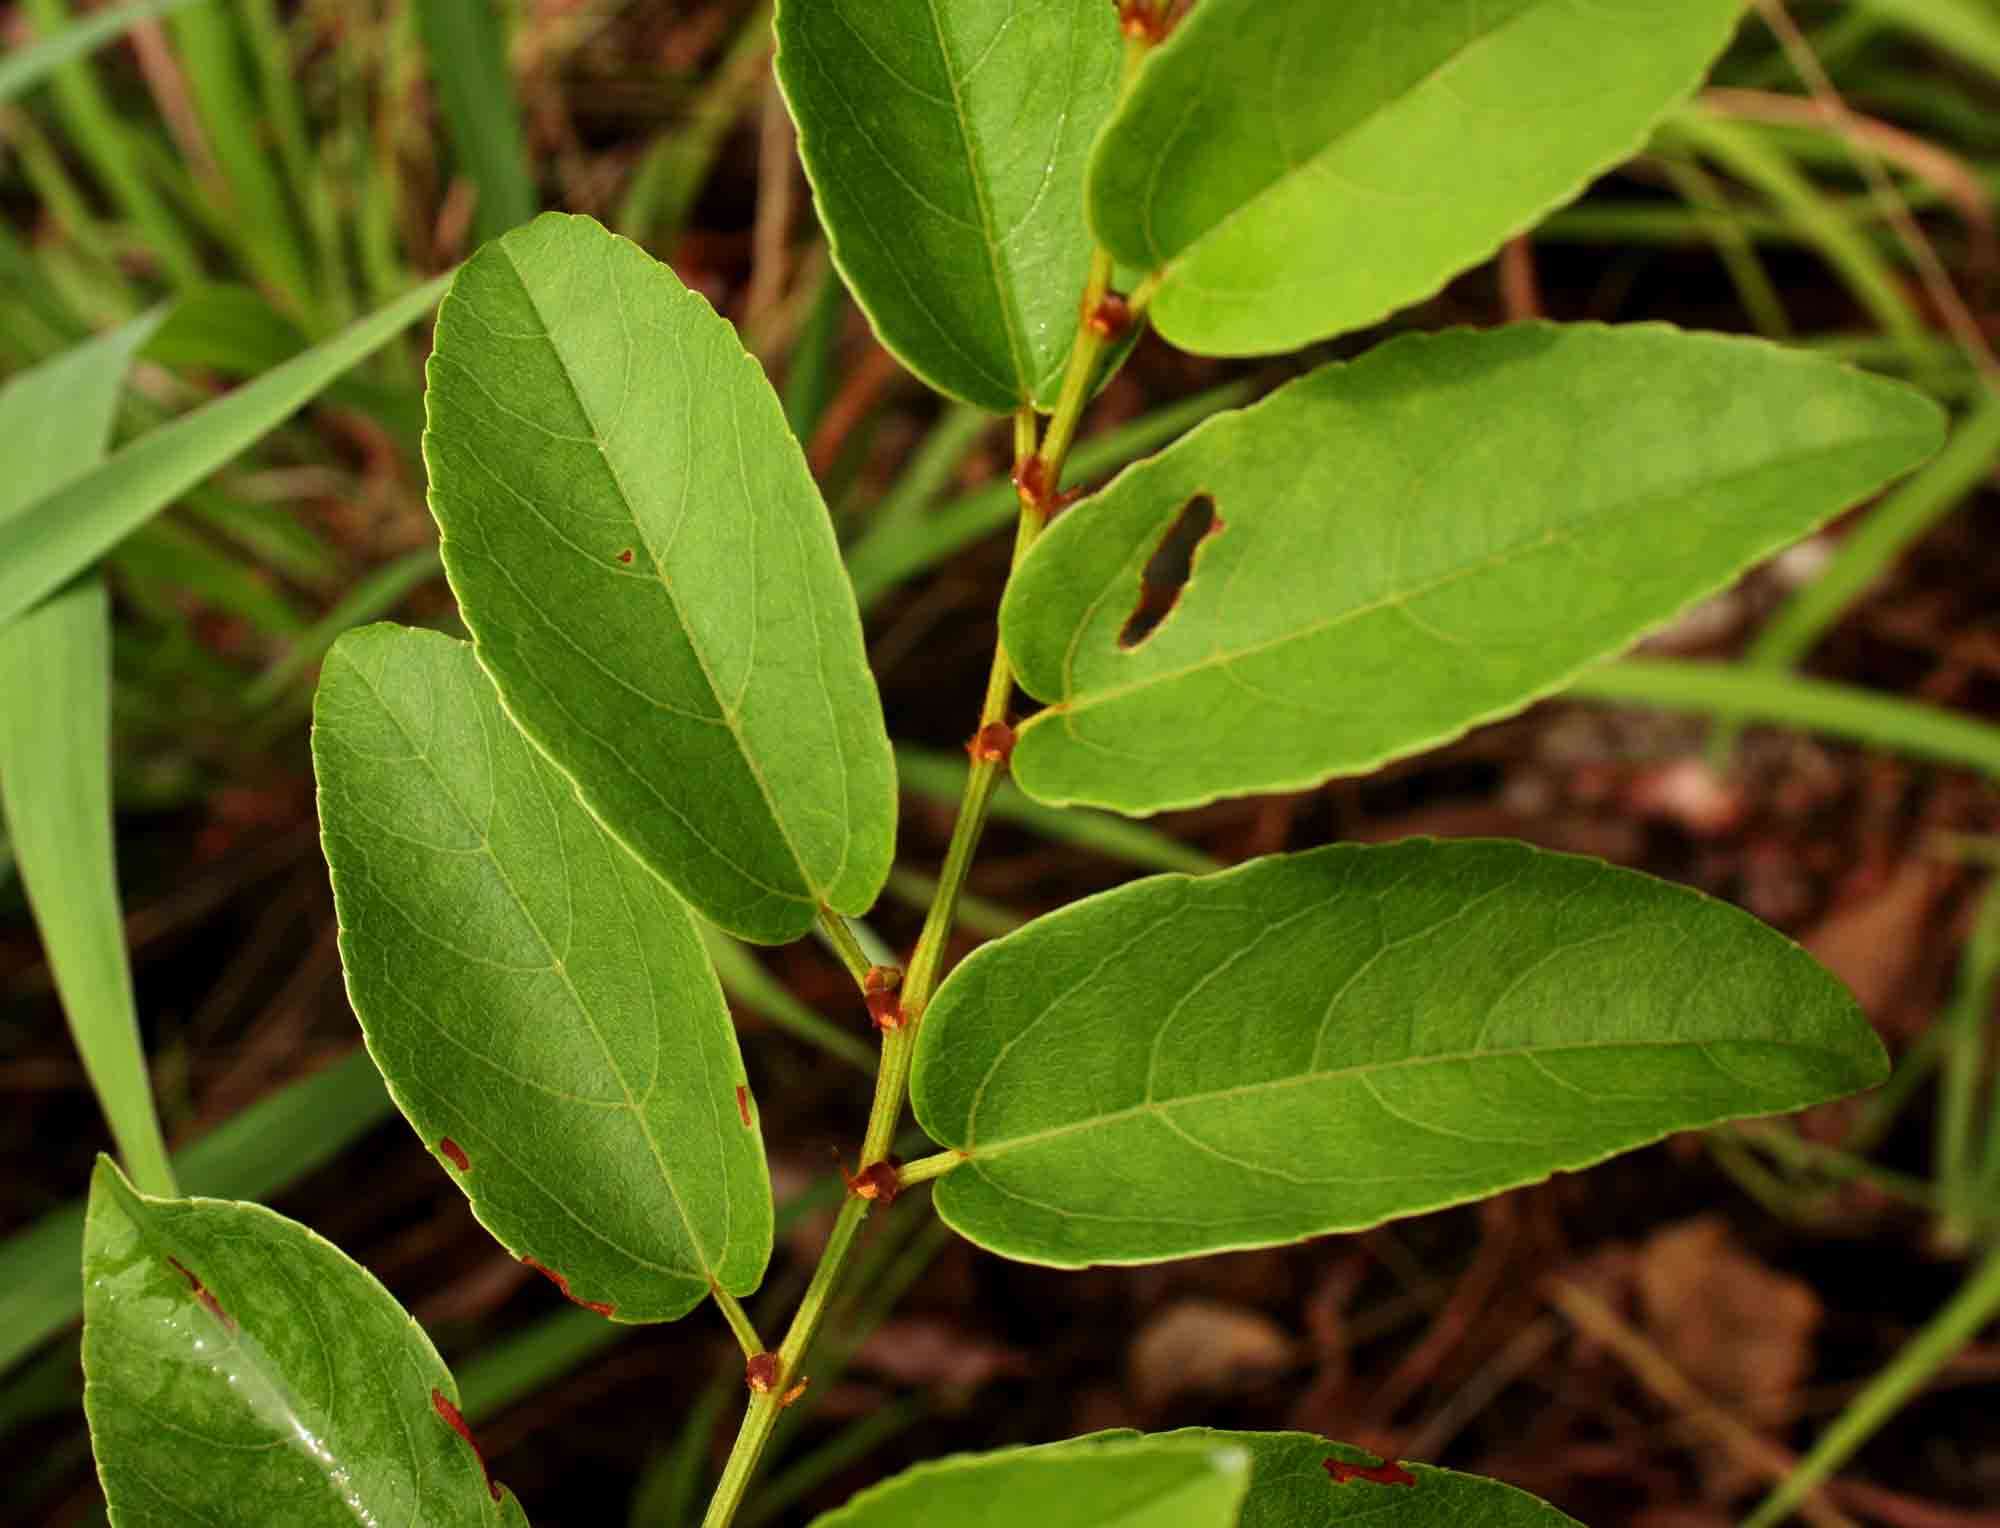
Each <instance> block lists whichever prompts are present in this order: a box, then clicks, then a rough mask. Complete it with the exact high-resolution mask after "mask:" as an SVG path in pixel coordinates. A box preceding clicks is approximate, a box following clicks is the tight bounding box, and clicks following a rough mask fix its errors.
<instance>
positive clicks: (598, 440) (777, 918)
mask: <svg viewBox="0 0 2000 1528" xmlns="http://www.w3.org/2000/svg"><path fill="white" fill-rule="evenodd" d="M429 406H430V429H429V431H428V432H427V433H426V435H425V436H424V455H425V459H426V460H427V461H428V462H429V464H430V474H431V510H432V512H433V513H434V514H435V515H436V516H437V520H438V524H439V525H440V526H441V527H442V529H443V531H444V562H445V571H446V573H447V574H448V575H449V577H450V579H451V585H452V588H453V589H454V590H455V591H456V592H457V594H458V599H459V606H460V609H461V610H462V612H463V614H464V616H465V623H466V625H467V626H468V627H469V628H470V629H471V631H472V635H473V637H474V639H475V640H476V642H477V644H478V653H479V661H480V663H481V664H483V665H484V666H485V668H486V671H487V672H488V673H489V674H491V675H492V676H493V680H494V682H495V683H496V684H497V685H498V686H499V688H500V694H501V697H502V699H503V700H504V701H505V702H506V705H507V711H508V714H509V715H510V716H511V717H512V718H513V719H514V721H515V722H516V723H517V724H518V725H519V726H520V727H521V729H522V730H523V731H524V732H526V733H527V734H528V736H529V737H530V738H532V739H533V740H534V742H535V744H536V745H537V746H538V747H540V748H542V749H544V750H546V751H547V753H548V755H549V757H551V758H552V759H554V760H555V761H556V762H557V763H558V764H559V765H561V766H562V768H563V770H564V771H565V772H566V773H567V774H569V775H570V776H571V777H572V778H573V779H574V780H575V781H576V784H577V789H578V790H579V791H580V792H581V794H582V796H583V799H584V801H585V803H586V804H588V806H589V807H590V809H591V810H592V811H593V812H595V813H596V814H597V816H598V818H599V819H600V820H601V821H602V822H603V823H604V824H605V826H606V827H608V828H609V829H610V830H611V831H612V832H613V833H615V834H617V835H618V837H619V838H620V839H621V840H622V841H623V842H624V843H625V844H626V845H627V846H628V847H630V848H631V850H632V851H633V852H634V853H635V854H637V855H638V856H639V858H640V859H641V860H642V861H643V862H645V863H646V864H648V865H650V866H651V867H652V868H653V869H654V870H656V871H657V872H658V873H659V874H660V875H662V876H664V877H665V878H666V879H667V881H668V882H669V883H670V884H672V885H673V886H674V887H675V888H676V889H677V890H678V891H679V892H680V893H681V894H682V895H683V896H685V897H686V898H687V899H688V900H689V901H690V902H692V903H693V904H694V906H695V908H696V910H697V911H699V912H701V913H702V914H703V915H705V916H706V917H708V918H709V919H710V920H711V921H713V922H715V923H718V924H720V925H721V926H722V927H723V928H725V929H727V930H729V931H730V932H731V933H733V934H738V935H741V936H742V937H744V938H746V939H755V940H759V941H762V942H765V943H781V942H783V941H786V940H789V939H795V938H797V937H799V936H800V935H801V934H803V933H804V932H805V931H806V930H807V929H808V928H810V927H811V926H812V923H813V920H814V917H815V915H816V909H817V906H818V905H819V904H822V903H823V904H825V905H827V906H830V907H832V908H833V909H835V910H836V911H839V912H844V913H852V914H860V913H863V912H866V911H867V910H868V907H869V905H870V904H871V903H872V902H873V901H874V898H875V894H876V893H877V892H878V891H880V890H881V887H882V882H883V880H884V879H885V878H886V877H887V875H888V872H889V861H890V858H891V854H892V851H893V848H894V839H895V812H896V799H895V773H894V767H893V765H892V763H891V761H890V756H889V739H888V734H887V732H886V731H885V730H884V728H883V723H882V709H881V704H880V701H879V700H878V699H877V697H876V693H875V681H874V679H873V678H872V677H871V676H870V674H869V672H868V665H867V661H866V658H865V656H864V654H863V652H862V647H861V620H860V617H859V615H858V614H857V613H856V611H855V607H854V594H853V591H852V589H850V588H849V586H848V583H847V579H846V576H845V575H844V574H843V573H842V571H841V567H840V554H839V550H838V548H837V547H836V546H835V544H834V539H833V529H832V526H831V524H830V523H829V522H828V520H827V515H826V509H825V506H824V505H822V504H821V502H820V498H819V492H818V490H817V489H816V488H814V486H813V482H812V478H811V476H810V475H809V474H808V473H807V471H806V465H805V458H804V457H803V456H802V455H801V454H800V451H799V448H798V445H797V443H796V442H795V441H794V440H793V438H792V435H791V432H790V431H789V430H787V429H786V427H785V419H784V414H783V412H782V410H781V409H780V408H779V405H778V400H777V398H776V396H775V395H774V394H773V393H772V391H771V388H770V384H769V383H767V382H766V381H765V380H764V375H763V373H762V372H761V371H760V370H759V369H758V366H757V363H756V362H755V361H754V360H752V359H751V358H750V357H749V356H748V355H746V354H745V353H744V350H743V347H742V345H741V344H739V343H738V341H737V338H736V334H735V331H734V330H732V329H731V328H730V327H729V325H728V324H727V323H725V322H724V321H723V320H722V319H720V318H718V317H717V316H716V314H715V312H714V311H713V310H712V309H711V308H710V307H709V306H708V304H707V303H706V302H704V301H702V299H701V298H699V297H697V296H696V295H695V294H694V293H692V292H690V291H688V289H687V288H686V287H684V286H682V285H681V284H680V282H679V281H678V280H677V279H676V278H675V276H674V274H673V272H672V271H670V270H668V269H667V268H666V267H665V266H664V265H661V264H660V263H659V262H657V261H655V260H654V259H652V258H651V257H650V256H648V255H647V254H646V253H645V252H644V251H642V250H641V249H639V247H638V246H637V245H634V244H631V243H628V242H626V241H625V240H623V239H619V238H616V237H614V236H613V235H611V234H609V233H606V232H605V231H604V230H603V229H602V228H600V227H598V226H597V225H596V224H595V223H592V222H590V221H589V220H588V219H586V218H576V217H564V216H560V215H556V214H549V215H545V216H543V217H540V218H537V219H536V220H535V221H534V222H532V223H530V224H528V225H527V226H526V227H525V228H519V229H516V230H515V231H514V232H512V233H510V234H508V235H507V236H506V237H505V238H503V239H500V240H498V241H497V242H496V243H493V244H489V245H487V246H486V248H485V249H484V250H482V251H481V252H480V253H479V254H478V255H477V256H475V257H474V258H473V259H472V261H471V262H470V263H469V264H467V265H466V267H465V268H464V270H463V271H461V272H460V273H459V276H458V279H457V281H456V282H455V283H454V284H453V286H452V289H451V295H450V296H449V297H448V298H446V300H445V303H444V307H443V309H442V311H441V312H440V314H439V318H438V336H437V349H436V351H435V352H434V353H433V354H432V356H431V363H430V391H429Z"/></svg>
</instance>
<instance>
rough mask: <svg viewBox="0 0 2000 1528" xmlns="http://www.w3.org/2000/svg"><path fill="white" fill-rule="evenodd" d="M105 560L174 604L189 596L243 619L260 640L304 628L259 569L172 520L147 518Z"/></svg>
mask: <svg viewBox="0 0 2000 1528" xmlns="http://www.w3.org/2000/svg"><path fill="white" fill-rule="evenodd" d="M105 561H106V563H107V565H108V566H110V567H111V568H112V569H113V570H114V571H116V572H117V573H118V575H119V576H120V577H121V578H123V579H136V580H144V581H145V582H147V583H150V584H152V585H153V586H154V587H155V588H156V589H157V590H159V591H160V592H162V593H165V594H168V595H170V596H171V597H172V598H173V599H174V600H175V601H176V602H177V603H181V604H185V602H186V601H187V599H188V598H189V597H190V596H192V597H193V598H195V599H198V600H200V601H202V602H203V603H204V604H206V605H208V606H210V607H212V608H213V609H214V610H216V611H219V612H220V613H222V614H224V615H230V616H235V617H236V618H237V619H238V620H241V621H245V622H248V623H249V625H250V626H251V627H252V628H253V629H254V630H255V631H256V632H257V634H258V635H259V636H260V637H262V638H263V639H264V640H265V641H266V642H278V641H282V640H284V639H285V638H286V637H292V636H296V635H297V634H298V633H299V632H301V631H303V630H305V626H306V620H305V617H304V616H302V615H300V614H299V612H298V611H297V610H296V609H295V608H293V605H292V602H291V601H290V600H289V599H287V598H286V597H285V596H284V595H283V594H282V593H280V592H279V591H278V590H277V589H275V588H273V587H272V584H271V581H270V579H269V578H268V577H267V576H266V575H265V573H264V571H263V570H262V569H261V568H255V567H251V566H249V565H248V564H246V563H244V562H242V561H241V560H239V559H238V558H236V557H234V556H232V555H231V554H230V553H229V552H227V551H225V550H224V549H223V548H221V547H219V546H215V545H213V544H211V543H210V542H209V541H207V540H205V539H204V538H202V537H201V536H198V535H196V534H195V533H194V532H193V531H191V530H189V529H188V528H187V527H186V526H184V525H177V524H175V523H174V522H173V521H172V520H168V519H160V520H151V521H148V522H147V523H146V524H144V525H142V526H140V527H139V528H138V529H137V530H135V531H134V532H133V533H132V534H131V535H129V536H127V537H126V538H125V539H124V540H123V541H121V542H119V543H118V545H117V546H115V547H113V548H112V549H111V551H110V553H109V554H108V555H107V557H106V558H105Z"/></svg>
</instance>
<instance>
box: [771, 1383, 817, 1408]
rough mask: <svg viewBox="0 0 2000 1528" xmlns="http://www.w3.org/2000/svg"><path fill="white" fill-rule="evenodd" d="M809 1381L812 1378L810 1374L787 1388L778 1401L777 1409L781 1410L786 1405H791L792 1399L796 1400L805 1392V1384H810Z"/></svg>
mask: <svg viewBox="0 0 2000 1528" xmlns="http://www.w3.org/2000/svg"><path fill="white" fill-rule="evenodd" d="M811 1383H812V1379H811V1377H810V1376H808V1377H807V1378H805V1379H802V1380H800V1381H799V1382H798V1383H797V1384H796V1385H794V1386H792V1388H791V1389H789V1390H787V1391H786V1392H785V1395H784V1399H782V1400H780V1401H779V1402H778V1410H780V1411H783V1410H784V1409H785V1408H786V1407H787V1406H789V1405H791V1404H792V1402H793V1401H796V1400H797V1399H798V1398H799V1397H800V1396H802V1395H804V1394H805V1393H806V1386H808V1385H810V1384H811Z"/></svg>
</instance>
